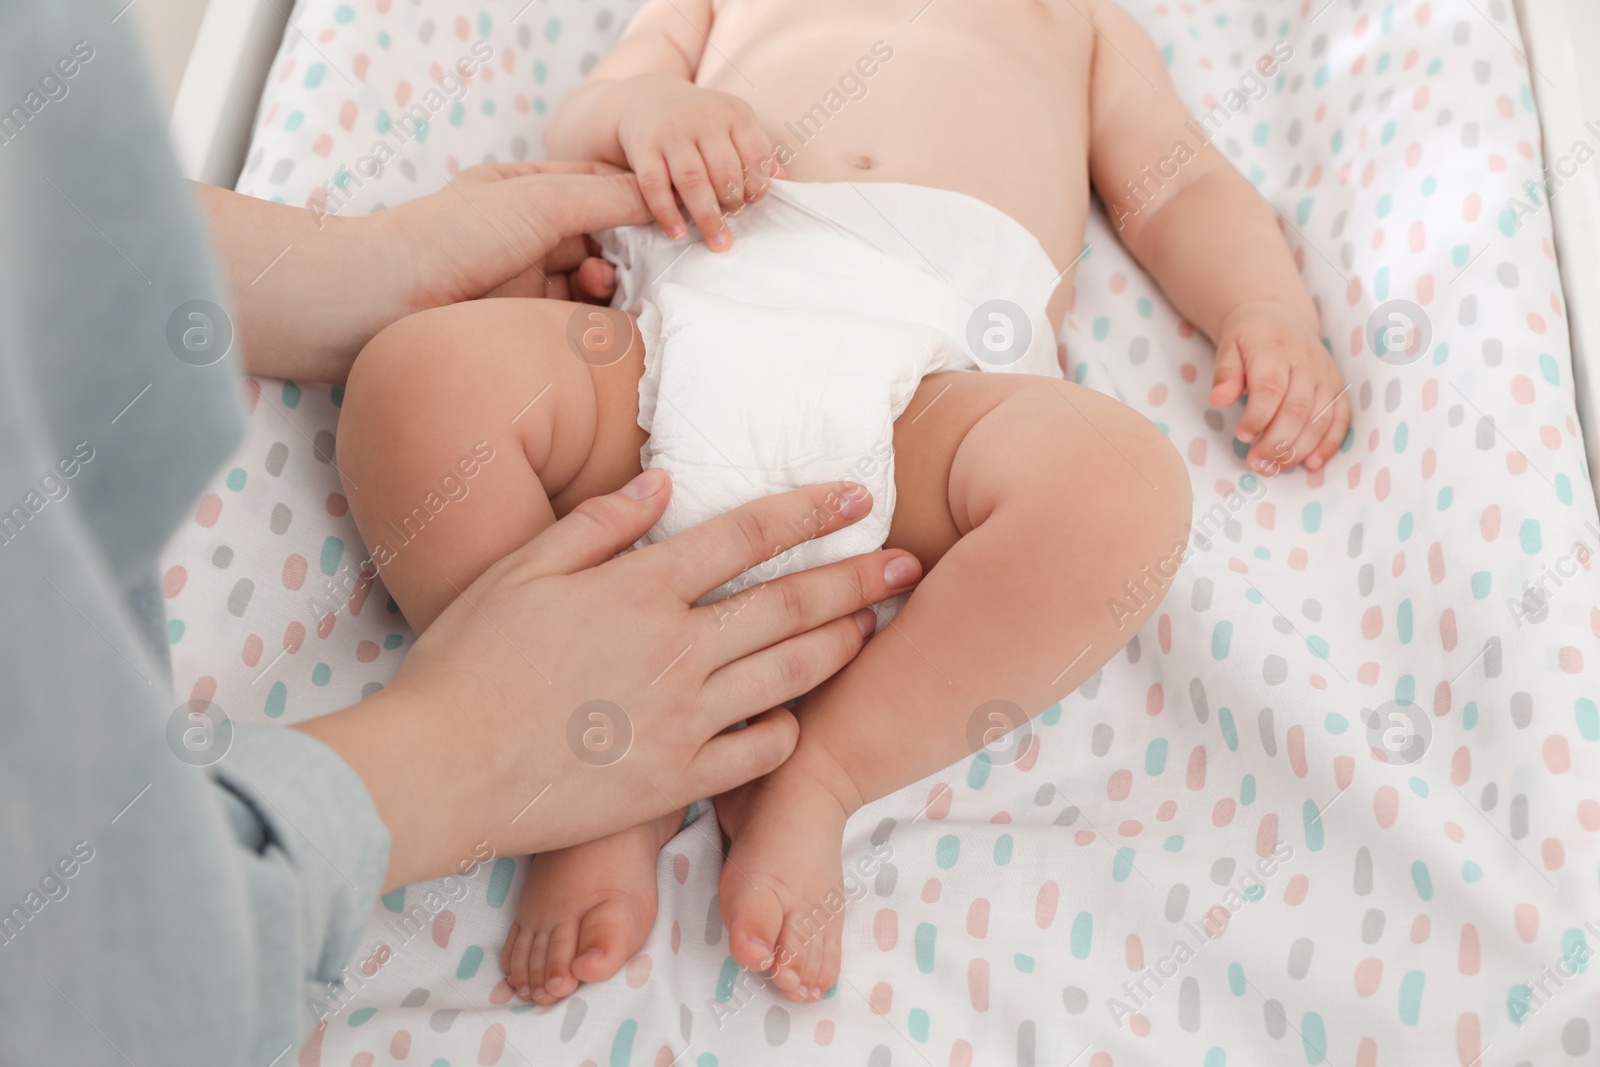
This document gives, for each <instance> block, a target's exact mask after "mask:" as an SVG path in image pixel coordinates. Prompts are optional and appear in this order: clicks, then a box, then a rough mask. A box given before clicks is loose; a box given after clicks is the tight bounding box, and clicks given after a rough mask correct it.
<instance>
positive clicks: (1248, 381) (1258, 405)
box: [1233, 359, 1289, 444]
mask: <svg viewBox="0 0 1600 1067" xmlns="http://www.w3.org/2000/svg"><path fill="white" fill-rule="evenodd" d="M1245 388H1246V389H1247V390H1248V391H1249V393H1250V398H1249V399H1248V400H1247V401H1245V405H1244V414H1243V415H1240V416H1239V425H1238V426H1236V427H1235V428H1234V431H1233V436H1235V437H1237V438H1238V439H1239V440H1241V441H1243V442H1244V443H1245V444H1254V443H1255V442H1256V440H1257V439H1259V438H1260V437H1261V435H1262V434H1263V433H1264V432H1265V431H1266V429H1267V426H1268V425H1269V424H1270V423H1271V422H1272V419H1273V416H1275V415H1277V414H1278V406H1279V405H1280V404H1282V403H1283V396H1284V394H1285V393H1286V392H1288V391H1289V367H1288V365H1287V364H1285V363H1283V362H1282V361H1281V360H1265V359H1258V360H1256V361H1255V364H1254V365H1253V366H1252V367H1250V368H1249V374H1248V375H1247V376H1246V378H1245Z"/></svg>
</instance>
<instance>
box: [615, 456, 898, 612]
mask: <svg viewBox="0 0 1600 1067" xmlns="http://www.w3.org/2000/svg"><path fill="white" fill-rule="evenodd" d="M871 510H872V495H871V494H870V493H868V492H867V490H866V488H865V487H864V486H860V485H856V484H855V483H853V482H824V483H822V484H821V485H808V486H805V487H803V488H800V489H792V490H790V491H789V492H787V493H776V494H774V495H772V496H767V497H761V498H760V499H758V500H752V501H750V503H748V504H744V505H741V506H740V507H737V508H734V509H733V510H732V511H729V512H725V513H723V514H721V515H718V516H717V517H716V518H714V519H708V520H706V521H705V522H703V523H701V524H700V525H699V526H696V527H694V528H693V529H690V530H685V531H684V532H683V533H680V534H678V535H676V536H675V537H671V538H668V539H667V540H665V541H660V542H657V543H656V544H653V545H649V546H648V547H646V548H643V549H641V550H640V551H638V552H635V553H633V554H632V555H631V556H629V557H628V559H629V560H630V561H632V565H634V566H639V567H648V568H651V569H652V570H653V571H654V572H655V573H654V574H653V575H652V580H653V581H656V582H659V583H661V584H664V585H666V586H667V587H668V588H670V589H671V590H672V591H673V593H674V594H675V595H677V596H681V597H682V598H683V602H684V603H685V604H689V603H693V602H694V601H695V600H698V599H699V598H700V597H702V596H704V595H705V594H706V593H708V592H710V591H711V590H713V589H715V588H716V587H717V586H719V585H721V584H722V583H723V582H726V581H727V580H728V579H730V578H733V577H735V576H736V575H740V574H743V573H744V572H745V571H747V570H749V569H750V568H751V567H754V566H756V565H757V564H759V563H764V562H766V561H767V560H769V559H771V558H772V557H774V556H776V555H778V554H780V553H782V552H786V551H788V550H789V549H791V548H793V547H794V546H795V545H797V544H800V543H801V542H802V541H809V540H811V539H812V538H814V537H821V536H822V535H824V534H828V533H832V532H833V531H834V530H840V529H843V528H844V527H846V526H849V525H850V524H851V523H853V522H855V521H856V520H857V519H859V518H861V517H862V516H863V515H865V514H867V513H868V512H870V511H871Z"/></svg>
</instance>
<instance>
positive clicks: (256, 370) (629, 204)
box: [194, 163, 650, 383]
mask: <svg viewBox="0 0 1600 1067" xmlns="http://www.w3.org/2000/svg"><path fill="white" fill-rule="evenodd" d="M194 189H195V192H196V195H197V196H198V197H199V199H200V202H201V206H202V207H203V208H204V209H205V212H206V215H207V217H208V221H209V223H210V228H211V233H212V237H213V240H214V244H215V246H216V248H217V253H218V257H219V258H220V260H221V262H222V266H223V268H224V271H225V273H226V274H227V276H228V279H229V282H230V289H231V292H232V298H233V300H232V304H233V307H232V311H233V314H234V316H235V318H236V326H237V334H238V338H239V344H240V347H241V348H242V350H243V353H244V365H245V370H246V371H248V372H249V373H251V374H262V375H266V376H268V377H274V378H299V379H303V380H309V381H321V382H334V383H338V382H343V381H344V380H345V377H346V376H347V375H348V374H349V372H350V365H351V364H352V363H353V362H354V361H355V358H356V354H357V353H359V352H360V351H361V349H362V347H363V346H364V345H365V344H366V343H367V342H368V341H370V340H371V339H372V338H373V336H375V335H376V334H377V333H378V331H379V330H382V329H383V328H384V327H385V326H388V325H389V324H391V323H393V322H395V321H397V320H399V319H401V318H404V317H405V316H406V315H409V314H411V313H413V312H416V311H424V310H426V309H428V308H431V307H438V306H440V305H442V304H449V303H454V302H456V301H460V300H473V299H476V298H478V297H482V296H488V295H501V296H553V297H558V298H564V297H566V296H567V295H568V294H569V289H568V287H567V283H566V281H565V280H564V279H563V278H561V274H562V272H565V271H571V270H574V268H578V269H577V272H576V276H575V282H576V284H575V289H574V290H572V291H577V292H578V293H579V294H580V295H586V296H588V297H589V298H590V299H606V298H609V296H610V295H611V289H612V287H613V285H614V274H613V272H612V271H611V269H610V267H609V265H607V264H604V263H602V262H601V261H599V260H595V259H588V260H587V262H585V260H586V255H587V254H586V251H585V247H584V244H583V236H584V235H585V234H588V233H591V232H593V231H596V230H603V229H609V228H611V227H613V226H625V225H630V224H642V223H647V222H649V221H650V212H649V210H648V209H647V208H646V207H645V203H644V200H643V198H641V197H640V195H639V188H638V185H637V184H636V183H635V181H634V178H633V175H632V174H630V173H628V172H626V171H621V170H618V169H617V168H615V167H610V166H607V165H606V164H603V163H488V164H484V165H483V166H479V167H471V168H469V169H467V170H465V171H462V172H461V173H460V174H459V175H457V176H456V177H455V178H454V179H452V180H451V182H450V184H449V185H447V186H445V188H443V189H441V190H439V191H438V192H436V193H432V194H430V195H428V196H423V197H419V198H417V199H415V200H410V201H407V202H405V203H403V204H400V205H398V206H396V207H392V208H390V209H388V210H387V211H380V212H378V213H377V214H368V215H357V214H336V213H334V211H333V210H332V208H331V207H330V206H329V205H326V204H324V205H323V206H322V207H321V208H320V209H318V210H316V211H311V210H307V209H305V208H298V207H290V206H288V205H286V204H274V203H270V202H268V201H265V200H257V199H255V198H253V197H248V196H242V195H240V194H239V193H234V192H230V191H228V190H226V189H217V188H213V187H211V186H206V185H196V186H194ZM365 209H366V208H365V207H364V206H362V205H358V204H351V205H347V207H346V210H347V211H351V212H354V211H357V210H365ZM550 277H555V278H557V281H556V282H555V283H554V284H551V283H549V282H548V281H547V279H548V278H550Z"/></svg>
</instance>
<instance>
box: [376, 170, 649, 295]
mask: <svg viewBox="0 0 1600 1067" xmlns="http://www.w3.org/2000/svg"><path fill="white" fill-rule="evenodd" d="M374 221H376V222H378V223H379V224H380V225H382V226H385V227H387V229H388V231H389V239H390V240H391V241H392V243H394V244H395V245H396V246H397V247H399V248H401V249H403V250H404V252H403V254H402V257H401V262H403V263H405V264H407V265H409V266H410V268H411V277H410V279H409V282H408V283H407V284H406V289H407V291H408V292H409V293H410V299H411V302H412V310H414V311H423V310H426V309H427V308H431V307H439V306H441V305H444V304H454V303H457V302H459V301H462V300H476V299H478V298H479V297H482V296H547V297H554V298H556V299H566V298H567V297H568V296H569V294H570V293H572V292H577V293H578V294H579V295H580V296H583V297H587V298H590V299H609V298H610V296H611V279H612V277H613V275H612V274H611V272H610V270H609V267H608V265H605V264H603V262H602V261H599V260H595V261H593V263H592V264H591V265H590V266H586V267H585V268H584V271H583V272H582V275H581V277H579V278H577V279H575V280H576V281H577V282H578V284H577V285H576V286H572V287H570V288H569V282H568V273H569V272H573V271H575V270H576V268H578V267H579V266H580V265H583V264H584V263H585V262H586V261H587V260H589V259H590V256H589V253H588V251H587V247H586V244H585V241H584V235H587V234H590V233H593V232H594V231H596V230H603V229H610V228H611V227H613V226H622V225H628V224H638V223H647V222H649V221H650V215H649V212H648V210H646V209H644V207H643V199H642V198H641V197H640V195H639V187H638V185H637V184H636V183H635V181H634V177H633V174H632V173H631V172H629V171H624V170H621V169H619V168H617V167H613V166H611V165H610V164H607V163H561V162H535V163H484V164H480V165H479V166H476V167H469V168H467V169H466V170H464V171H462V172H461V173H460V174H458V175H456V177H455V178H454V179H453V180H452V181H451V182H450V184H449V185H448V186H446V187H445V188H444V189H441V190H440V191H439V192H437V193H434V194H432V195H431V196H424V197H419V198H417V199H416V200H410V201H407V202H406V203H404V204H401V205H400V206H399V207H396V208H394V209H392V210H390V211H387V212H383V213H381V214H379V215H377V216H374Z"/></svg>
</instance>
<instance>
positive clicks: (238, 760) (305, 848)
mask: <svg viewBox="0 0 1600 1067" xmlns="http://www.w3.org/2000/svg"><path fill="white" fill-rule="evenodd" d="M212 773H213V775H214V776H215V778H216V780H217V783H218V785H219V786H221V787H222V791H223V794H224V797H225V798H227V801H226V802H225V809H226V811H227V813H228V818H229V822H230V825H231V826H232V827H233V830H234V833H235V836H236V838H237V839H238V841H239V843H240V845H241V846H243V847H244V848H247V849H249V850H251V851H253V852H255V853H256V854H257V855H259V856H263V857H265V856H268V855H269V854H270V853H273V852H277V853H281V854H282V858H283V859H284V860H286V861H287V865H288V867H289V869H290V870H292V871H293V872H294V878H295V880H296V881H298V882H299V883H300V885H299V893H298V894H297V896H298V897H299V899H300V900H301V901H302V902H303V903H305V904H311V902H325V904H323V906H320V907H319V906H316V905H312V907H311V909H310V910H312V911H314V912H321V914H319V915H314V916H304V918H306V919H310V920H311V923H310V924H309V925H310V926H311V928H312V929H314V930H319V931H320V934H321V936H320V938H318V940H320V941H321V943H322V944H321V951H320V952H314V956H315V957H317V958H315V959H314V960H312V961H308V962H311V963H312V964H313V966H314V967H315V971H314V977H316V978H319V979H329V978H333V977H335V976H336V975H337V974H338V973H339V971H340V970H341V969H342V968H343V966H344V964H345V962H346V961H347V960H348V959H349V958H350V956H351V954H353V953H354V952H355V951H356V948H357V946H358V943H359V940H360V937H361V934H362V931H363V930H364V928H365V926H366V922H367V919H368V917H369V916H370V915H371V912H372V909H373V907H374V905H375V904H376V903H377V899H378V894H379V892H380V891H381V890H382V889H383V881H384V876H385V875H386V874H387V872H388V869H389V845H390V839H389V830H388V828H387V827H386V826H384V824H383V820H382V819H380V818H379V817H378V809H377V808H376V806H374V804H373V802H372V795H371V794H370V793H369V792H368V791H367V787H366V784H365V783H364V782H362V780H361V778H360V777H359V776H358V775H357V774H356V772H355V771H354V770H352V769H351V768H350V765H349V764H348V763H346V762H345V761H344V760H343V759H342V758H341V757H340V756H339V754H338V753H336V752H335V751H334V750H333V749H331V748H329V747H328V746H327V745H325V744H323V743H322V742H321V741H318V740H317V739H316V738H314V737H312V736H310V735H309V734H305V733H302V732H301V731H299V730H292V729H286V728H283V727H276V726H240V725H237V724H235V728H234V737H233V744H232V746H231V747H230V748H229V750H228V752H227V754H226V755H225V756H224V757H223V759H222V760H221V761H220V762H218V763H217V764H216V765H215V766H214V767H213V768H212ZM324 909H325V910H324Z"/></svg>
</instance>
